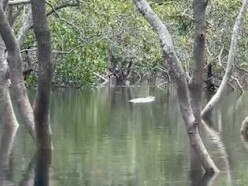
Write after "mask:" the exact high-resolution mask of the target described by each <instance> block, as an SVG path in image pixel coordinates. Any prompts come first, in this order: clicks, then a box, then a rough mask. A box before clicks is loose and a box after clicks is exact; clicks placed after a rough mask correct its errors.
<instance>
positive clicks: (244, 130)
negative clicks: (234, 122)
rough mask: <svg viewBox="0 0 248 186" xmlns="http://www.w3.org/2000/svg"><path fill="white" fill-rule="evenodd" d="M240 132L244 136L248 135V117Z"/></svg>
mask: <svg viewBox="0 0 248 186" xmlns="http://www.w3.org/2000/svg"><path fill="white" fill-rule="evenodd" d="M240 132H241V134H242V135H244V136H246V135H248V116H247V117H246V118H245V119H244V120H243V122H242V124H241V128H240Z"/></svg>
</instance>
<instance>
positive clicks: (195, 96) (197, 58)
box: [189, 0, 207, 172]
mask: <svg viewBox="0 0 248 186" xmlns="http://www.w3.org/2000/svg"><path fill="white" fill-rule="evenodd" d="M193 7H194V19H195V38H194V48H193V54H194V62H195V66H194V70H193V76H192V78H191V80H190V83H189V90H190V93H191V107H192V110H193V113H194V116H195V124H196V125H198V126H200V124H201V105H202V89H203V74H204V66H205V43H206V27H207V26H206V7H207V2H206V1H205V0H194V2H193ZM196 130H198V129H196ZM190 153H191V161H190V162H191V164H193V165H195V166H192V165H191V171H193V172H196V171H197V172H200V171H202V167H201V164H200V163H199V159H198V158H197V155H196V154H195V150H194V149H192V148H191V150H190ZM196 165H200V166H196Z"/></svg>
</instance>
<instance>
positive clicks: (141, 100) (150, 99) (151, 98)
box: [129, 96, 155, 103]
mask: <svg viewBox="0 0 248 186" xmlns="http://www.w3.org/2000/svg"><path fill="white" fill-rule="evenodd" d="M153 101H155V97H154V96H147V97H145V98H136V99H131V100H129V102H131V103H149V102H153Z"/></svg>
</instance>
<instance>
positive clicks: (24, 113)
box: [0, 4, 35, 138]
mask: <svg viewBox="0 0 248 186" xmlns="http://www.w3.org/2000/svg"><path fill="white" fill-rule="evenodd" d="M0 34H1V36H2V39H3V41H4V43H5V46H6V49H7V51H8V56H7V61H8V65H9V69H10V79H11V85H12V88H13V92H14V98H15V100H16V103H17V107H18V111H19V113H20V115H21V119H22V121H23V122H24V124H25V126H26V128H27V129H28V131H29V133H30V134H31V136H32V137H33V138H35V130H34V116H33V110H32V107H31V105H30V102H29V100H28V95H27V90H26V87H25V84H24V79H23V75H22V69H21V54H20V48H19V46H18V44H17V42H16V39H15V36H14V33H13V31H12V29H11V27H10V25H9V23H8V20H7V18H6V16H5V13H4V10H3V6H2V4H1V5H0Z"/></svg>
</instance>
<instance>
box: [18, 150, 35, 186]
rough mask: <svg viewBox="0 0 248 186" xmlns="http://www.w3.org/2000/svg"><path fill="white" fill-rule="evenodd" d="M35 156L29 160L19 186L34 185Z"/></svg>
mask: <svg viewBox="0 0 248 186" xmlns="http://www.w3.org/2000/svg"><path fill="white" fill-rule="evenodd" d="M35 160H36V156H35V155H34V156H33V157H32V159H31V160H30V162H29V164H28V167H27V169H26V170H25V174H24V175H23V178H22V180H21V181H20V183H19V186H33V185H34V174H35V172H34V167H35Z"/></svg>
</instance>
